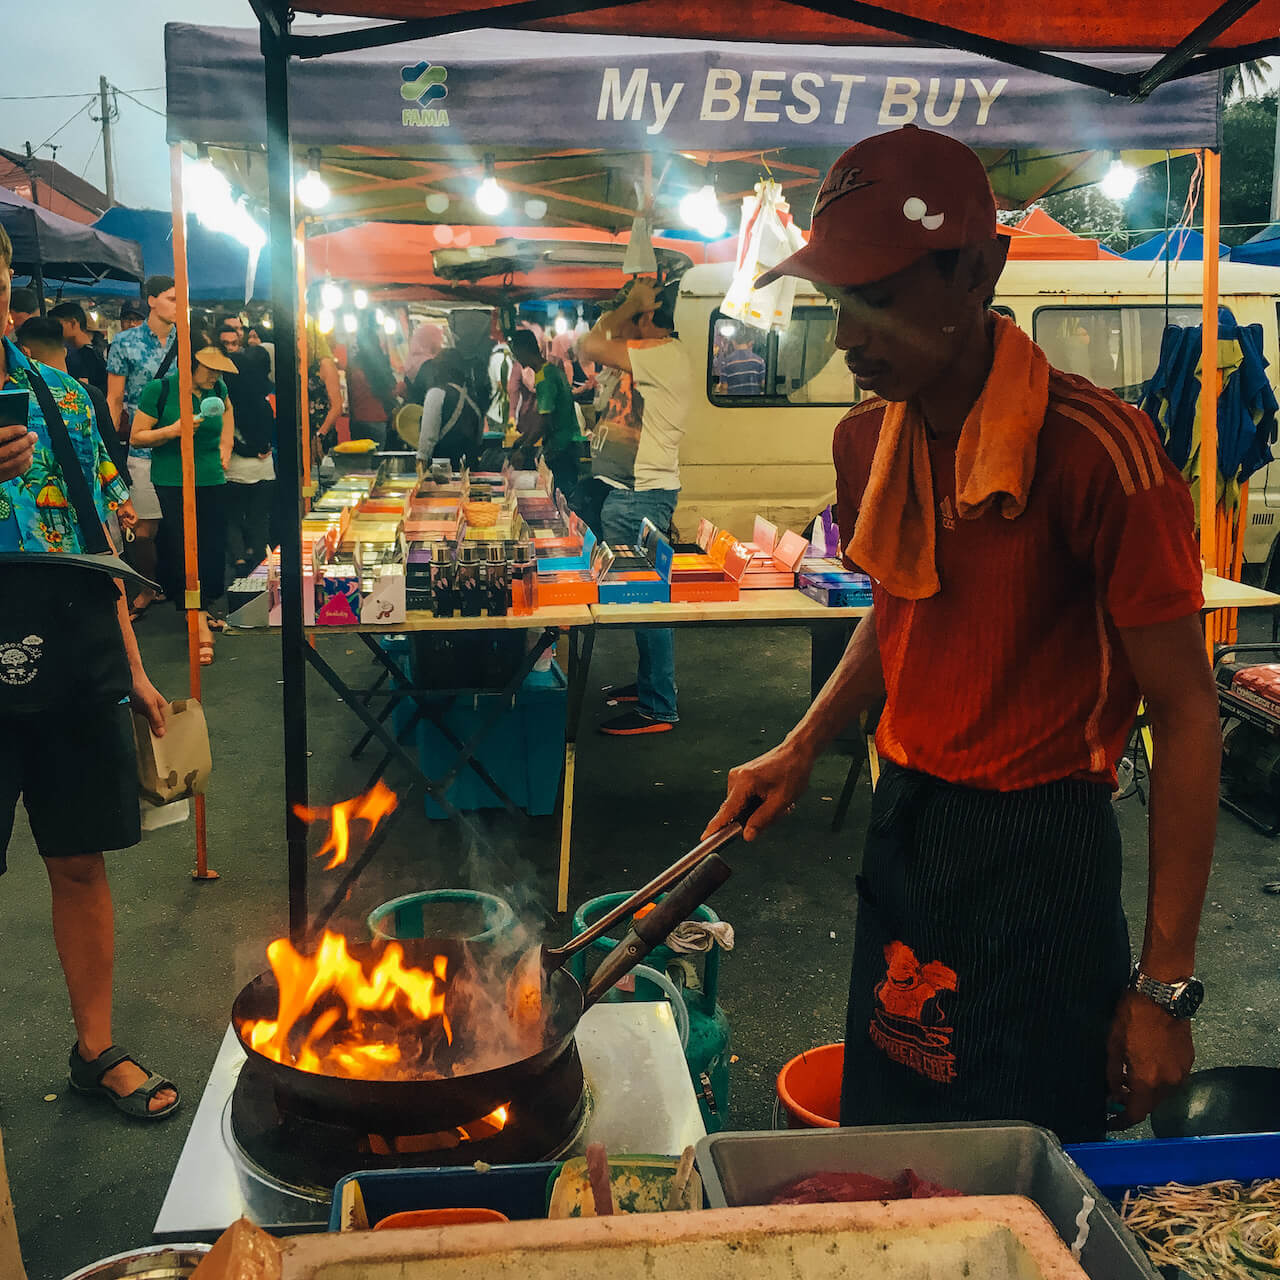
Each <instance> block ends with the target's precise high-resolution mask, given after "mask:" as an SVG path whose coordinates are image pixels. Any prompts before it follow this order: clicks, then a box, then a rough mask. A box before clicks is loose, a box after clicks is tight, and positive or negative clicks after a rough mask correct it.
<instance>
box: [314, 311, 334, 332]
mask: <svg viewBox="0 0 1280 1280" xmlns="http://www.w3.org/2000/svg"><path fill="white" fill-rule="evenodd" d="M316 328H317V329H319V330H320V332H321V333H332V332H333V312H332V311H330V310H329V308H328V307H325V308H324V310H323V311H321V312H320V314H319V315H318V316H316Z"/></svg>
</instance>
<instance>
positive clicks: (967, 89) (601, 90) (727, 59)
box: [165, 24, 1219, 230]
mask: <svg viewBox="0 0 1280 1280" xmlns="http://www.w3.org/2000/svg"><path fill="white" fill-rule="evenodd" d="M317 38H318V37H317ZM165 41H166V58H167V72H166V76H167V80H168V87H169V101H168V112H169V130H170V139H171V141H177V140H184V141H187V142H193V141H194V142H196V143H201V144H205V145H207V146H209V147H211V148H213V149H214V150H213V155H214V158H215V160H216V161H217V163H218V164H219V166H220V167H222V168H224V169H225V170H227V171H229V172H230V173H231V175H232V177H233V181H234V182H235V184H236V185H237V186H238V187H239V188H241V189H242V190H244V191H246V192H248V193H249V195H250V196H251V197H256V198H258V199H262V198H264V196H265V183H266V174H265V168H264V166H263V165H262V164H261V162H260V159H259V155H258V151H259V148H260V147H261V145H262V144H263V143H264V142H265V139H266V115H265V107H264V99H263V81H262V55H261V51H260V48H259V41H258V36H257V33H256V32H245V31H235V30H229V29H219V28H203V27H191V26H185V25H182V24H170V25H169V26H168V27H167V28H166V35H165ZM1107 62H1108V65H1110V66H1112V67H1113V68H1114V69H1116V70H1121V69H1128V70H1130V71H1132V70H1134V69H1135V68H1137V67H1139V66H1141V65H1142V60H1141V59H1140V58H1135V57H1133V56H1129V57H1112V58H1109V59H1107ZM551 86H554V88H553V89H552V88H551ZM290 101H291V107H292V110H293V111H294V112H295V118H296V119H297V120H298V125H297V127H296V129H295V130H294V142H295V145H296V147H297V153H298V158H299V160H303V159H307V160H308V161H318V163H319V167H320V168H321V170H322V172H323V173H324V176H325V179H326V181H327V182H328V183H329V186H330V188H331V190H332V191H333V198H332V200H331V201H330V203H329V204H328V205H327V206H326V207H325V209H324V214H323V216H324V218H325V220H326V222H327V223H328V224H330V225H333V224H335V223H338V222H340V221H341V220H351V219H357V218H363V219H384V220H388V221H414V222H441V223H445V224H453V223H461V224H464V225H472V224H475V223H481V224H482V223H484V222H485V221H486V218H485V216H484V215H483V214H482V213H481V212H479V211H478V210H477V209H476V208H475V206H474V203H473V196H474V191H475V188H476V185H477V183H478V180H479V179H480V178H481V177H482V176H483V174H484V169H483V161H484V157H485V156H486V155H491V156H492V157H493V160H494V163H495V168H496V172H497V176H498V177H499V179H500V180H501V181H502V183H503V185H504V186H506V187H507V188H508V190H509V191H510V193H511V194H512V196H513V197H515V198H514V200H513V207H512V211H511V212H510V213H509V214H508V215H506V216H507V218H508V219H509V220H511V221H512V222H514V223H517V224H519V223H526V224H528V223H534V224H536V222H537V221H539V219H538V218H535V217H531V216H529V215H528V214H527V213H526V210H525V208H524V206H525V203H526V201H527V200H528V199H530V198H533V199H537V200H539V201H541V202H542V203H544V204H545V205H546V206H547V210H546V213H545V215H544V216H545V218H546V219H547V220H548V221H549V222H552V223H556V224H558V225H571V224H573V223H575V222H576V223H580V224H587V225H592V226H601V227H606V228H608V229H611V230H619V229H622V228H623V227H626V226H629V225H630V221H631V218H632V216H633V215H634V212H635V207H636V196H635V184H636V183H637V182H638V181H642V180H643V177H644V174H645V166H646V164H648V163H649V162H650V157H654V160H653V164H654V167H655V169H656V171H657V176H658V178H659V181H658V183H657V195H658V201H659V208H658V212H659V221H660V222H661V221H662V218H663V217H664V216H667V217H668V218H669V220H670V221H672V222H673V223H676V222H678V218H677V216H676V214H675V209H674V205H675V203H676V202H678V200H679V198H680V196H682V195H683V194H685V193H687V192H688V191H689V190H691V189H695V188H697V187H699V186H702V185H703V184H704V183H707V182H714V184H715V186H716V189H717V194H718V197H719V199H720V200H721V202H722V203H723V204H724V205H725V207H726V209H727V210H730V211H732V210H735V209H736V207H737V205H738V202H739V201H740V199H741V197H742V195H743V194H744V193H749V192H750V191H751V190H752V188H753V186H754V184H755V182H756V181H757V180H758V178H759V176H760V175H761V174H762V173H763V172H766V171H768V172H771V173H773V174H774V176H775V177H776V178H777V179H778V181H780V182H781V183H782V184H783V186H784V188H785V189H786V190H787V191H788V194H789V195H790V197H791V198H792V199H793V201H794V202H795V209H796V214H797V216H798V217H799V218H800V219H801V220H802V221H804V220H805V219H806V218H807V212H808V206H809V204H811V203H812V196H813V194H814V193H815V191H816V187H817V184H818V183H819V182H820V180H821V177H822V175H823V174H824V173H825V172H826V170H827V168H828V167H829V165H830V163H831V161H832V160H833V159H835V157H836V155H838V154H839V152H840V151H842V150H843V149H844V148H845V147H846V146H848V145H849V143H850V142H851V141H852V140H854V139H856V138H858V137H862V136H865V135H866V134H869V133H874V132H878V131H882V130H884V129H888V128H893V127H896V126H898V125H900V124H905V123H910V122H916V123H919V124H922V125H925V126H927V127H931V128H941V129H945V130H947V131H948V132H950V133H953V134H955V135H956V136H957V137H960V138H961V139H963V140H964V141H965V142H967V143H969V145H971V146H973V147H974V148H976V149H978V150H979V153H980V154H981V155H982V156H983V159H984V161H985V163H986V164H987V167H988V171H989V173H990V175H991V179H992V184H993V186H994V187H995V189H996V193H997V196H998V197H999V198H1000V199H1001V202H1002V203H1003V204H1005V205H1006V206H1008V207H1021V206H1023V205H1025V204H1028V203H1030V202H1031V201H1033V200H1036V199H1039V198H1041V197H1042V196H1044V195H1046V194H1050V193H1053V192H1058V191H1064V190H1070V189H1072V188H1074V187H1078V186H1082V185H1087V184H1089V183H1092V182H1096V181H1097V180H1098V179H1099V178H1101V177H1102V176H1103V174H1104V173H1105V172H1106V170H1107V167H1108V166H1109V164H1110V163H1111V161H1112V159H1113V158H1115V157H1116V156H1122V157H1123V158H1124V159H1125V160H1126V162H1127V163H1129V164H1132V165H1134V166H1143V165H1148V164H1152V163H1155V162H1157V161H1161V160H1163V159H1164V158H1165V157H1166V155H1167V154H1168V150H1167V149H1168V148H1173V149H1175V150H1179V149H1184V148H1188V147H1201V146H1206V145H1212V144H1215V143H1216V142H1217V139H1218V105H1219V104H1218V101H1217V86H1216V78H1215V77H1212V76H1210V77H1207V78H1205V77H1200V78H1195V79H1190V80H1184V81H1180V82H1178V83H1177V84H1173V85H1168V86H1165V87H1164V88H1162V89H1160V90H1159V91H1157V93H1156V94H1155V95H1154V96H1153V97H1152V99H1151V100H1150V101H1148V102H1144V103H1141V104H1136V105H1130V106H1128V107H1125V108H1119V109H1118V108H1117V107H1116V105H1115V104H1114V103H1113V102H1112V100H1111V98H1110V96H1109V95H1108V94H1107V93H1105V92H1102V91H1100V90H1094V89H1081V88H1078V87H1071V86H1066V85H1064V84H1062V82H1061V81H1057V80H1055V79H1053V78H1052V77H1051V76H1048V75H1044V74H1041V73H1037V72H1032V71H1024V70H1020V69H1017V68H1011V67H1008V66H1003V65H1001V64H999V63H997V62H994V61H992V60H991V59H989V58H981V57H976V56H974V55H970V54H964V53H958V52H956V51H954V50H939V49H910V50H906V49H875V48H859V49H850V48H839V47H832V46H814V47H805V46H801V47H794V46H788V45H760V44H731V43H718V44H709V43H705V42H698V41H692V40H673V39H633V38H627V37H605V36H592V35H574V36H564V35H551V34H548V33H545V32H534V31H515V32H510V31H508V32H498V31H470V32H458V33H455V34H452V35H447V36H441V37H439V38H437V39H433V40H426V41H417V42H414V43H412V44H409V45H405V46H400V47H395V48H376V49H367V50H361V51H353V52H348V53H343V54H338V55H333V56H332V57H329V58H326V59H325V61H324V62H323V64H319V63H307V62H304V63H302V64H300V65H299V66H298V68H297V71H296V73H295V74H293V75H292V76H291V77H290ZM1064 131H1065V132H1066V133H1067V134H1068V135H1069V137H1070V138H1071V140H1072V142H1073V144H1075V148H1074V149H1073V150H1065V149H1064V148H1063V147H1061V146H1053V145H1044V144H1051V143H1053V142H1054V141H1055V140H1056V139H1058V138H1059V137H1061V136H1062V134H1063V133H1064ZM1037 143H1038V144H1041V145H1038V146H1037V145H1036V144H1037ZM312 148H318V150H319V154H318V156H317V155H316V154H315V153H314V152H312V154H311V155H310V156H309V157H308V156H307V152H309V151H311V149H312ZM427 195H434V196H437V197H444V198H447V200H448V204H447V206H445V207H441V208H439V210H438V211H437V212H432V211H431V210H429V209H428V208H427V207H426V206H425V203H424V197H426V196H427ZM437 203H438V202H437Z"/></svg>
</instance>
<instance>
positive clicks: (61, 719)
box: [0, 702, 142, 875]
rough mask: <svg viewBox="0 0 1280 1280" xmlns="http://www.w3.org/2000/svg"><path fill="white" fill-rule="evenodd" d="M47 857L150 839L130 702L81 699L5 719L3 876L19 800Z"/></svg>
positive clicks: (1, 750) (0, 754)
mask: <svg viewBox="0 0 1280 1280" xmlns="http://www.w3.org/2000/svg"><path fill="white" fill-rule="evenodd" d="M19 797H21V799H22V803H23V804H24V805H25V806H26V810H27V817H28V819H29V820H30V822H31V832H32V834H33V835H34V836H35V841H36V848H37V849H38V850H39V852H40V854H41V856H42V857H45V858H69V857H75V856H76V855H78V854H84V853H101V852H102V851H103V850H104V849H127V848H128V847H129V846H130V845H135V844H137V843H138V841H139V840H141V839H142V829H141V824H140V818H139V811H138V758H137V751H136V748H135V747H134V742H133V721H132V718H131V715H130V712H129V704H128V703H118V702H102V703H92V702H91V703H88V704H82V703H76V704H71V705H68V706H65V707H58V708H54V709H50V710H48V711H43V712H40V713H37V714H31V715H21V716H4V717H0V875H3V874H4V872H5V870H6V862H5V851H6V850H7V849H8V847H9V837H10V836H11V835H12V834H13V819H14V815H15V813H16V812H17V808H18V799H19Z"/></svg>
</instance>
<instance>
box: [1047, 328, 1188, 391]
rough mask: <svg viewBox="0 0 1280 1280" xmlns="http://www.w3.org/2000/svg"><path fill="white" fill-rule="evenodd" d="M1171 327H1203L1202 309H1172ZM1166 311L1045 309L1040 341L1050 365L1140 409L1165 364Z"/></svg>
mask: <svg viewBox="0 0 1280 1280" xmlns="http://www.w3.org/2000/svg"><path fill="white" fill-rule="evenodd" d="M1167 314H1168V323H1169V324H1177V325H1196V324H1199V323H1200V308H1199V307H1170V308H1169V310H1168V313H1167ZM1165 316H1166V312H1165V309H1164V307H1163V306H1158V305H1157V306H1149V307H1041V308H1039V309H1038V310H1037V311H1036V315H1035V334H1034V337H1035V341H1036V343H1037V345H1038V346H1039V347H1040V348H1041V350H1043V351H1044V353H1045V355H1046V356H1048V357H1049V363H1050V364H1051V365H1053V366H1054V368H1055V369H1061V370H1062V371H1063V372H1064V373H1075V374H1079V375H1080V376H1081V377H1083V378H1088V379H1089V381H1090V382H1092V383H1094V384H1095V385H1097V386H1099V387H1105V388H1107V389H1108V390H1110V391H1114V392H1115V393H1116V395H1118V396H1119V397H1120V398H1121V399H1122V400H1127V401H1128V402H1129V403H1130V404H1137V403H1138V401H1139V400H1141V399H1142V392H1143V387H1144V384H1145V383H1147V382H1148V381H1149V380H1150V378H1151V376H1152V374H1154V373H1155V371H1156V366H1157V365H1159V363H1160V339H1161V337H1162V336H1163V334H1164V327H1165Z"/></svg>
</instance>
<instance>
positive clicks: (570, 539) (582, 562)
mask: <svg viewBox="0 0 1280 1280" xmlns="http://www.w3.org/2000/svg"><path fill="white" fill-rule="evenodd" d="M597 545H598V544H597V543H596V535H595V534H594V533H592V532H591V530H590V529H588V528H586V527H585V526H583V530H582V532H581V533H580V534H574V533H571V534H567V535H566V536H565V537H563V538H538V537H536V536H535V538H534V540H533V554H534V556H535V557H536V559H537V562H538V572H539V573H542V572H543V571H544V570H545V571H546V572H548V573H554V572H561V571H571V570H579V571H581V572H585V571H587V570H588V569H590V568H591V557H592V556H593V555H594V554H595V550H596V546H597Z"/></svg>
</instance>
